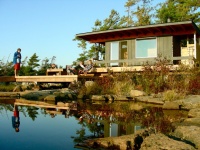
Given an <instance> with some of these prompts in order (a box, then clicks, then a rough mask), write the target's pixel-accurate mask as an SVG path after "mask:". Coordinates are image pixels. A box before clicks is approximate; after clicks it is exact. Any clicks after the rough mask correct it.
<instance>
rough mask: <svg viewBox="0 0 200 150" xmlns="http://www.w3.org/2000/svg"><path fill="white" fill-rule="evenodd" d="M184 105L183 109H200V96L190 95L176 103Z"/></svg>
mask: <svg viewBox="0 0 200 150" xmlns="http://www.w3.org/2000/svg"><path fill="white" fill-rule="evenodd" d="M174 102H177V103H179V104H180V105H182V108H183V109H188V110H190V109H193V108H200V95H188V96H186V97H185V98H184V99H181V100H177V101H174Z"/></svg>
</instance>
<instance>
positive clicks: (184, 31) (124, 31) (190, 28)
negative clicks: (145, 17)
mask: <svg viewBox="0 0 200 150" xmlns="http://www.w3.org/2000/svg"><path fill="white" fill-rule="evenodd" d="M195 33H196V35H197V37H200V29H199V28H198V27H197V26H196V24H195V23H194V22H193V21H184V22H173V23H172V22H171V23H163V24H154V25H145V26H138V27H127V28H121V29H112V30H106V31H96V32H87V33H80V34H77V35H76V37H78V38H80V39H83V40H86V41H88V42H90V43H103V44H104V43H105V42H108V41H116V40H126V39H135V38H145V37H158V36H184V37H193V35H194V34H195Z"/></svg>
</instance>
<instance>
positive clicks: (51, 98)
mask: <svg viewBox="0 0 200 150" xmlns="http://www.w3.org/2000/svg"><path fill="white" fill-rule="evenodd" d="M55 97H56V96H55V95H48V96H46V97H45V98H44V100H45V101H55Z"/></svg>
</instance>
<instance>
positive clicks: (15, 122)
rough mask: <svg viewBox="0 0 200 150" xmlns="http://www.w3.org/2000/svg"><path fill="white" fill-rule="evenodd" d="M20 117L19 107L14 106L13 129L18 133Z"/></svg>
mask: <svg viewBox="0 0 200 150" xmlns="http://www.w3.org/2000/svg"><path fill="white" fill-rule="evenodd" d="M19 125H20V117H19V110H18V106H16V105H14V110H13V116H12V127H13V128H14V129H15V131H16V132H19Z"/></svg>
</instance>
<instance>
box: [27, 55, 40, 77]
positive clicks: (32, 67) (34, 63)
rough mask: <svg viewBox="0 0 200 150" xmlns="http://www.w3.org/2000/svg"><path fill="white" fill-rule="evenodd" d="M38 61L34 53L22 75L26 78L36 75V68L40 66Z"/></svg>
mask: <svg viewBox="0 0 200 150" xmlns="http://www.w3.org/2000/svg"><path fill="white" fill-rule="evenodd" d="M39 61H40V60H39V59H38V56H37V55H36V53H34V54H33V55H32V56H31V57H30V59H29V60H28V66H26V67H25V69H24V74H25V75H27V76H29V75H37V68H38V66H40V64H39Z"/></svg>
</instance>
